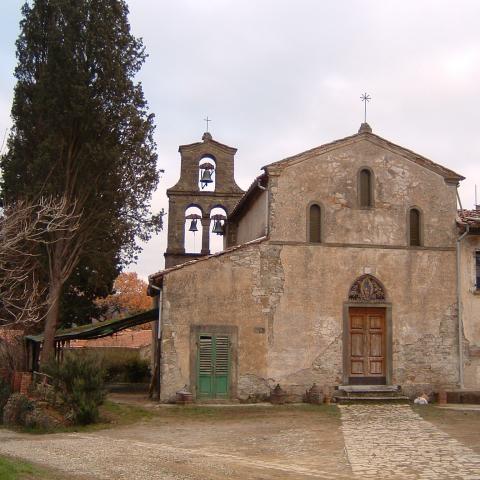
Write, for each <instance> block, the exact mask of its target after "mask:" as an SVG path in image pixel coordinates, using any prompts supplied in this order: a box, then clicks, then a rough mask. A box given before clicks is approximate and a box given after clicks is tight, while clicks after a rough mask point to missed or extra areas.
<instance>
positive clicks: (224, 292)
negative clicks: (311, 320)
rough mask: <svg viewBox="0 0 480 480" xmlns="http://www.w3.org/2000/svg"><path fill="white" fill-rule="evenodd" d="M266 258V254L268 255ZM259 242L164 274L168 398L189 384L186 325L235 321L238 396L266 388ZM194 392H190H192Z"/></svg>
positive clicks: (164, 395)
mask: <svg viewBox="0 0 480 480" xmlns="http://www.w3.org/2000/svg"><path fill="white" fill-rule="evenodd" d="M267 261H268V260H267ZM262 262H264V260H262V249H261V248H260V246H259V245H250V246H245V247H242V248H240V249H238V250H235V251H233V252H229V253H226V254H223V255H219V256H216V257H212V258H210V259H208V260H205V261H199V262H197V263H195V264H191V265H187V266H185V267H184V268H181V269H179V270H177V271H173V272H171V273H169V274H168V275H167V276H166V277H165V279H164V287H163V291H164V295H163V298H164V301H163V308H162V318H163V320H162V323H163V327H162V368H161V372H162V390H161V400H162V401H169V400H172V399H173V398H174V396H175V392H176V391H177V390H179V389H180V388H181V387H183V386H184V385H185V384H186V385H189V386H190V388H192V389H194V385H192V383H194V382H192V378H191V377H192V375H194V372H192V371H191V360H192V355H195V352H194V351H192V350H191V326H194V325H213V326H222V325H223V326H227V327H231V326H236V327H238V340H237V342H238V343H237V345H235V346H234V348H235V349H236V350H237V352H238V355H237V358H238V365H237V366H236V371H237V381H236V385H235V387H236V389H237V395H238V396H239V397H242V398H245V397H248V395H249V393H254V392H267V391H268V388H267V380H266V379H267V365H266V353H267V343H266V331H267V328H268V325H267V316H266V315H265V314H266V313H267V310H269V309H270V308H272V307H271V305H270V302H271V300H270V298H269V296H268V292H267V290H269V289H268V288H265V286H263V285H262V284H261V282H259V280H260V279H261V276H260V271H261V268H262V267H261V264H262ZM194 393H195V392H194Z"/></svg>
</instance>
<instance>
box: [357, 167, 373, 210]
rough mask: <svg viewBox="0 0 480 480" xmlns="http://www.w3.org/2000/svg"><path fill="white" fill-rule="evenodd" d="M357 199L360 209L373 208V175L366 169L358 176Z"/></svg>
mask: <svg viewBox="0 0 480 480" xmlns="http://www.w3.org/2000/svg"><path fill="white" fill-rule="evenodd" d="M358 198H359V202H360V207H364V208H368V207H373V174H372V172H371V171H370V170H369V169H367V168H363V169H362V170H360V173H359V174H358Z"/></svg>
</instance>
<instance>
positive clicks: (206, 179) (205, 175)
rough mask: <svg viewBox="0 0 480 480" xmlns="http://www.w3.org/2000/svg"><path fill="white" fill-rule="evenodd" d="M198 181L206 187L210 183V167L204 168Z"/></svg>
mask: <svg viewBox="0 0 480 480" xmlns="http://www.w3.org/2000/svg"><path fill="white" fill-rule="evenodd" d="M200 182H201V183H202V185H203V187H206V186H207V185H208V184H209V183H212V182H213V180H212V171H211V170H210V169H207V168H206V169H205V170H204V171H203V172H202V177H201V178H200Z"/></svg>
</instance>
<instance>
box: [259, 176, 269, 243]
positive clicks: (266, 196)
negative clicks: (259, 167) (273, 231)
mask: <svg viewBox="0 0 480 480" xmlns="http://www.w3.org/2000/svg"><path fill="white" fill-rule="evenodd" d="M257 187H258V188H259V189H260V190H263V191H264V192H265V236H266V237H268V190H267V188H266V187H264V186H263V185H260V180H259V181H258V182H257Z"/></svg>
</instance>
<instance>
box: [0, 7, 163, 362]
mask: <svg viewBox="0 0 480 480" xmlns="http://www.w3.org/2000/svg"><path fill="white" fill-rule="evenodd" d="M22 13H23V19H22V21H21V24H20V26H21V33H20V36H19V38H18V40H17V43H16V47H17V58H18V64H17V67H16V69H15V77H16V80H17V83H16V86H15V92H14V100H13V106H12V119H13V128H12V131H11V134H10V137H9V139H8V151H7V153H6V154H5V155H4V156H3V158H2V159H1V163H0V166H1V168H2V172H3V179H2V185H1V188H2V195H3V198H4V199H5V201H6V202H7V203H9V202H10V203H12V202H15V201H16V200H18V199H27V200H30V201H35V200H37V199H38V198H40V197H42V196H54V197H56V196H65V197H66V198H67V199H68V201H69V202H70V204H71V205H74V206H75V212H76V213H78V214H80V215H81V226H80V228H79V229H78V231H77V232H75V233H74V234H73V235H71V236H70V237H66V238H65V237H64V238H61V237H59V238H58V239H56V241H55V243H54V244H53V246H52V247H51V248H50V249H49V250H48V251H45V281H46V283H47V284H48V303H49V308H48V313H47V317H46V321H45V329H44V333H45V337H44V338H45V340H44V351H43V355H42V358H43V361H47V360H48V359H49V357H51V355H52V352H53V346H54V341H53V338H54V333H55V330H56V328H57V326H58V324H59V315H60V305H61V303H62V294H63V292H64V291H65V286H68V290H69V291H71V290H72V286H73V290H75V285H76V278H77V277H78V278H80V279H81V280H78V284H79V285H80V290H81V285H82V283H83V284H85V283H86V282H88V281H89V279H90V278H94V277H95V276H97V277H99V278H100V277H102V275H103V272H107V273H105V275H106V277H105V275H104V278H103V280H102V282H101V283H102V285H103V286H105V285H106V284H108V283H109V282H110V283H111V281H112V280H113V277H114V276H116V275H117V274H118V271H119V270H120V269H121V267H122V266H123V265H125V264H127V263H129V262H130V261H131V260H133V259H134V258H135V257H136V255H137V254H138V252H139V248H138V246H137V243H136V240H137V239H141V240H147V239H148V238H149V237H150V235H151V233H152V232H154V231H157V230H158V229H159V228H161V214H158V215H152V214H151V212H150V206H149V203H150V199H151V195H152V192H153V191H154V189H155V187H156V185H157V182H158V171H157V167H156V161H157V156H156V153H155V143H154V140H153V131H154V124H153V114H151V113H150V112H149V110H148V106H147V102H146V100H145V98H144V94H143V90H142V86H141V84H140V83H139V82H137V81H136V80H135V76H136V74H137V73H138V71H139V70H140V68H141V66H142V64H143V63H144V61H145V59H146V53H145V48H144V46H143V43H142V40H141V39H138V38H135V37H134V36H133V35H132V33H131V32H130V25H129V21H128V13H129V12H128V7H127V5H126V3H125V1H124V0H34V1H33V3H32V2H31V6H30V5H29V4H28V3H25V5H24V6H23V7H22ZM105 293H106V292H105Z"/></svg>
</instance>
